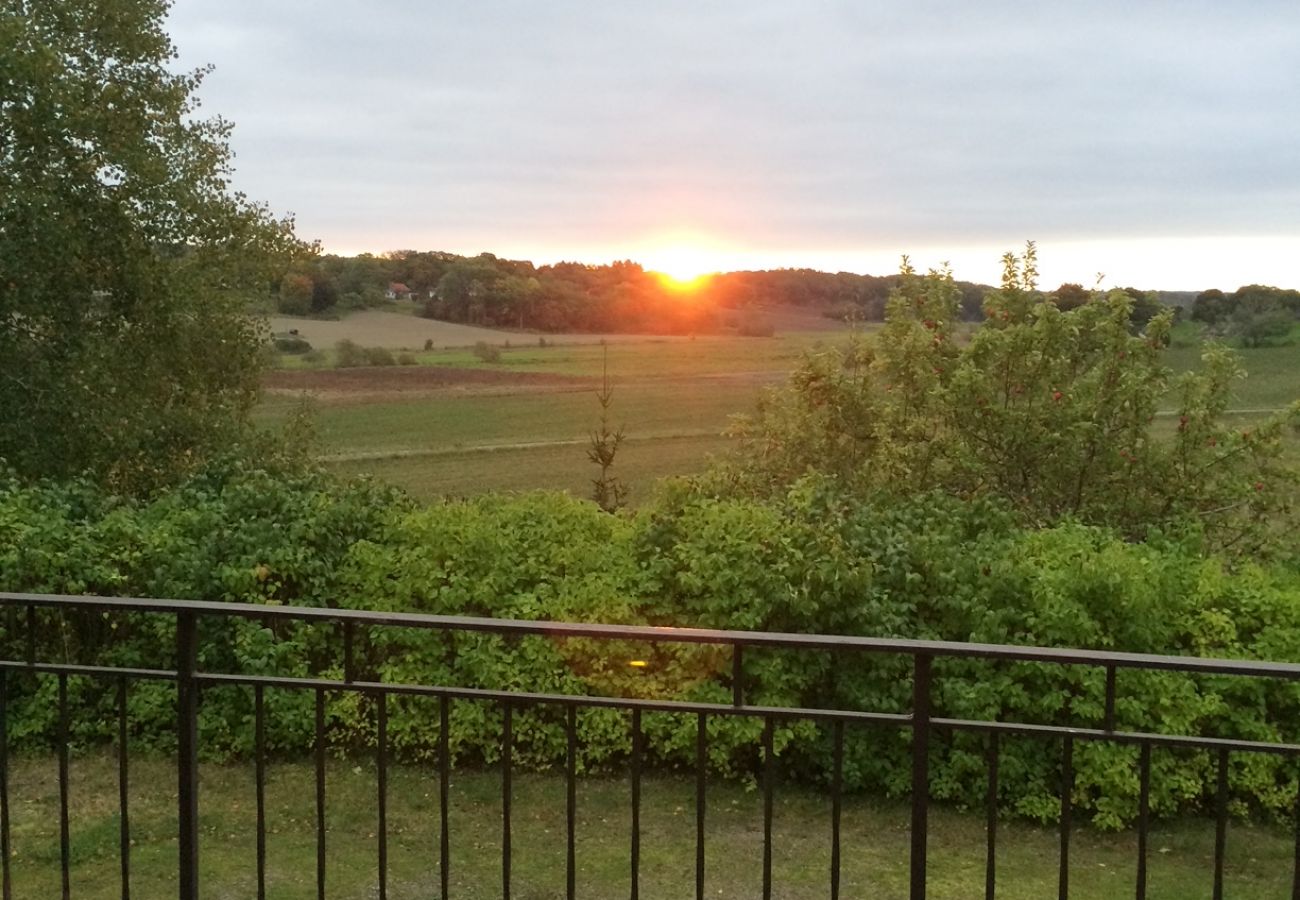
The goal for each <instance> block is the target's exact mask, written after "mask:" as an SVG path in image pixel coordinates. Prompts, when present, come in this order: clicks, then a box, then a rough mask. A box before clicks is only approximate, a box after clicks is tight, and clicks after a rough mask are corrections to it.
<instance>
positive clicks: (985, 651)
mask: <svg viewBox="0 0 1300 900" xmlns="http://www.w3.org/2000/svg"><path fill="white" fill-rule="evenodd" d="M15 607H17V608H21V609H25V610H26V620H25V624H24V623H22V622H16V621H14V619H13V617H12V616H11V617H10V619H9V620H8V623H7V624H8V628H7V630H6V634H7V635H8V637H9V638H10V639H11V640H12V639H16V638H18V637H19V636H20V635H21V634H22V632H23V630H24V629H25V632H26V638H27V641H26V659H0V854H2V855H3V900H10V898H11V896H12V894H11V885H10V867H11V863H10V853H9V846H10V836H9V797H8V786H7V774H6V773H7V760H8V731H7V729H8V726H7V709H8V703H9V700H8V698H9V693H8V692H9V688H8V687H7V681H6V680H5V677H6V676H7V675H8V674H10V673H21V672H27V673H32V674H35V675H37V676H38V677H39V676H51V675H52V676H56V677H57V678H58V681H59V683H58V728H59V733H60V736H61V740H60V742H59V745H60V779H59V782H60V804H61V810H62V816H61V823H60V830H61V854H60V855H61V863H62V874H63V895H64V896H65V897H69V896H71V894H70V890H69V881H68V873H69V849H68V847H69V824H68V821H67V802H68V800H67V798H68V776H67V765H68V763H67V754H68V749H67V739H66V738H67V734H68V700H67V679H68V678H69V677H74V676H76V677H88V678H101V679H111V680H113V681H114V682H116V684H117V686H118V710H119V713H118V715H119V731H120V735H121V737H120V740H119V744H120V746H119V754H120V760H121V775H120V780H121V784H122V793H121V801H120V802H121V827H122V835H121V858H122V897H123V898H124V900H128V898H129V896H130V872H129V854H130V849H129V847H130V841H129V819H128V816H127V794H126V787H125V785H126V779H127V771H128V769H127V758H126V746H127V740H126V736H127V704H126V696H127V690H128V682H130V681H132V680H152V679H158V680H165V681H175V682H176V684H177V688H176V691H177V693H176V697H177V699H176V711H177V721H176V728H177V735H178V742H177V743H178V746H177V778H178V794H177V796H178V805H179V808H178V812H179V835H178V837H179V840H178V844H179V853H180V855H179V860H178V874H179V886H180V892H179V896H180V898H181V900H195V898H197V896H198V871H199V870H198V845H199V829H198V803H199V801H198V777H197V770H198V742H199V734H198V730H197V722H198V709H199V704H200V702H201V696H200V689H201V688H202V687H204V686H217V685H224V686H242V687H245V688H249V689H251V690H252V691H253V695H254V697H255V710H256V718H255V722H256V737H255V760H256V766H257V799H258V804H257V841H258V845H257V846H258V853H257V885H258V893H257V896H258V897H259V898H264V897H265V896H266V890H267V888H266V871H265V844H266V832H265V818H264V811H263V801H264V797H263V786H264V769H265V748H264V725H265V708H264V702H263V694H264V691H265V690H266V689H268V688H271V689H277V690H278V689H284V690H306V691H310V692H314V693H315V696H316V706H315V710H316V715H315V728H316V742H315V763H316V777H317V795H316V802H317V888H318V893H317V896H318V897H319V898H321V900H324V898H325V897H326V896H327V892H326V886H325V871H326V869H325V858H326V856H325V853H326V851H325V824H324V804H325V777H324V772H325V755H324V754H325V727H324V721H325V719H324V702H325V700H324V698H325V696H326V693H327V692H355V693H360V694H367V695H370V696H371V697H373V698H374V700H375V703H376V711H377V716H378V720H377V740H378V746H377V747H376V753H377V760H378V765H379V769H378V772H379V776H378V778H379V782H378V797H377V805H378V815H379V828H378V835H379V840H378V847H379V865H378V896H379V897H380V898H381V900H382V898H386V896H387V872H388V865H387V828H386V825H385V816H386V812H385V810H386V808H387V807H386V803H387V781H386V772H387V765H388V746H387V741H388V738H387V715H388V714H387V698H388V697H389V696H390V695H424V696H430V697H434V698H436V699H437V700H438V704H439V719H440V728H439V743H440V749H439V754H438V756H439V759H438V767H439V781H440V788H439V791H440V795H439V809H440V821H441V827H442V832H441V838H440V852H439V871H440V884H441V894H440V896H442V897H443V898H446V897H448V896H449V893H448V891H449V881H448V867H449V850H448V847H449V841H450V838H449V833H448V819H447V803H448V800H447V785H448V772H449V767H450V753H449V751H448V748H447V737H446V736H447V721H448V718H447V717H448V711H449V707H450V704H451V703H452V702H453V701H455V702H487V703H494V704H497V705H499V707H500V709H501V712H502V734H501V747H500V751H501V752H500V765H501V774H502V786H503V787H502V829H503V830H502V885H501V892H502V896H503V897H505V898H507V900H508V898H509V896H510V891H511V877H512V876H511V871H512V870H511V850H510V835H511V824H510V815H511V813H510V798H511V780H510V779H511V767H512V754H511V748H512V746H513V744H514V737H513V735H512V711H513V710H515V709H517V708H522V707H524V706H528V705H536V706H554V707H560V708H563V709H564V710H565V711H566V724H565V728H566V733H567V739H568V747H567V762H566V766H565V778H566V782H567V798H568V800H567V814H568V828H567V885H566V888H567V889H566V896H568V897H570V898H572V897H574V896H575V872H576V862H575V856H574V852H575V851H574V847H575V844H574V821H575V818H574V816H575V803H576V800H575V796H576V795H575V789H574V782H575V778H576V774H575V771H576V770H575V759H576V740H577V736H576V735H577V732H576V726H575V715H576V711H577V710H578V709H579V708H614V709H620V710H624V711H626V712H628V713H629V715H630V734H631V748H632V749H631V756H630V759H629V764H630V772H631V779H632V793H631V805H632V843H631V847H630V849H629V866H630V871H631V885H632V888H631V896H632V898H633V900H636V898H637V896H638V885H639V867H640V864H639V860H640V826H639V822H640V796H641V794H640V791H641V769H642V758H643V754H644V734H643V732H642V728H641V716H642V713H643V712H645V711H653V712H670V713H678V714H683V715H690V716H694V717H696V718H697V720H698V733H697V734H698V736H697V748H696V779H697V781H696V825H697V838H696V860H695V866H696V872H695V874H696V896H697V897H698V898H703V897H704V896H705V872H704V865H705V856H704V844H705V828H704V822H705V804H706V801H705V795H706V768H707V767H706V759H707V753H706V750H707V733H706V727H705V726H706V722H707V720H708V719H709V718H710V717H714V716H744V717H750V718H754V719H759V720H762V722H763V723H764V727H763V730H762V738H761V744H762V746H761V750H762V755H761V769H762V772H761V785H762V792H763V806H764V823H763V826H764V827H763V840H764V846H763V860H762V871H763V896H764V897H765V898H770V897H771V896H772V891H773V886H772V794H773V784H774V780H775V776H774V773H775V765H776V762H775V759H776V755H775V753H774V750H773V723H774V722H776V721H779V720H784V719H806V720H818V721H822V722H824V723H826V724H828V725H829V726H831V727H832V728H833V747H832V757H833V767H832V771H831V773H830V776H829V786H830V791H831V802H832V811H831V841H832V854H831V859H832V863H831V869H830V872H829V888H830V890H829V895H830V896H831V897H832V898H838V897H839V895H840V859H841V855H840V811H841V793H842V788H843V762H844V759H843V756H844V730H845V727H846V726H849V727H852V726H855V725H874V726H886V727H893V728H900V729H906V730H908V731H910V733H911V753H910V755H911V766H912V772H911V836H910V840H911V851H910V873H909V885H910V897H911V898H912V900H924V897H925V896H926V885H927V834H928V818H927V816H928V808H929V795H930V780H929V755H930V736H931V732H932V731H933V730H935V729H940V730H943V731H946V732H959V731H965V732H975V733H978V734H982V735H984V736H985V739H986V741H987V744H986V746H987V757H986V771H987V778H988V782H987V783H988V797H987V825H986V835H987V857H986V863H985V872H986V891H985V896H986V898H988V900H992V898H994V897H995V895H996V884H997V877H996V875H997V867H996V842H997V831H998V787H997V785H998V771H999V752H1000V751H999V746H1000V745H999V740H1000V737H1001V736H1003V735H1022V736H1024V735H1028V736H1035V737H1040V738H1042V737H1050V738H1053V739H1058V740H1059V741H1060V743H1061V748H1062V752H1061V757H1060V767H1061V788H1060V797H1059V799H1060V811H1059V813H1060V819H1059V820H1060V863H1059V872H1060V883H1059V892H1058V896H1060V897H1061V898H1063V900H1064V898H1067V897H1068V896H1069V890H1070V882H1069V874H1070V865H1069V858H1070V835H1071V830H1072V812H1073V798H1072V789H1073V786H1074V763H1073V747H1074V742H1075V741H1078V740H1083V741H1105V742H1111V743H1126V744H1135V745H1137V746H1138V748H1139V750H1140V755H1139V757H1138V767H1139V769H1138V777H1139V783H1140V805H1139V811H1138V819H1137V831H1138V835H1137V837H1138V841H1137V844H1138V859H1137V863H1136V878H1135V881H1134V886H1135V890H1134V896H1136V897H1138V898H1139V900H1141V898H1144V897H1145V896H1146V890H1147V856H1148V848H1147V832H1148V822H1149V813H1150V809H1149V801H1150V779H1151V750H1152V748H1153V747H1175V748H1182V749H1184V750H1202V751H1209V752H1210V753H1211V758H1212V759H1213V760H1214V762H1215V764H1216V765H1217V783H1216V787H1217V790H1216V793H1215V798H1214V811H1215V825H1216V840H1215V853H1214V869H1213V874H1212V876H1211V879H1210V880H1211V882H1212V884H1213V896H1214V897H1215V898H1216V900H1218V898H1222V896H1223V883H1224V860H1225V846H1226V837H1227V821H1228V787H1229V784H1228V782H1229V756H1230V754H1232V753H1253V754H1269V755H1281V756H1284V757H1290V758H1297V757H1300V744H1296V743H1288V742H1285V741H1280V740H1278V741H1267V740H1248V739H1240V738H1234V737H1224V736H1213V735H1185V734H1163V733H1151V732H1141V731H1124V730H1118V729H1117V728H1116V695H1117V691H1118V689H1117V679H1116V673H1117V671H1119V670H1126V669H1145V670H1157V671H1166V672H1180V673H1194V674H1199V675H1209V676H1234V677H1248V678H1271V679H1279V680H1282V681H1298V680H1300V664H1296V663H1284V662H1267V661H1261V660H1252V659H1206V658H1199V657H1187V656H1161V655H1155V654H1145V653H1126V652H1118V651H1109V650H1084V649H1058V648H1049V647H1032V646H1017V645H1009V644H977V643H962V642H953V641H930V640H909V639H902V638H875V637H860V636H851V635H821V634H791V633H777V632H757V631H726V630H718V629H704V628H677V627H664V626H647V625H611V624H595V623H579V622H551V621H521V620H511V619H491V618H476V617H462V616H442V615H430V614H424V613H402V612H377V611H369V610H356V609H343V608H324V607H291V606H281V605H270V604H248V603H224V602H198V601H180V600H159V599H148V598H132V597H90V596H67V595H51V594H30V593H13V592H0V608H15ZM38 609H56V610H62V611H64V612H67V613H76V614H82V615H85V614H90V615H103V614H115V613H116V614H126V613H131V614H135V613H144V614H153V615H162V616H173V617H175V621H176V628H175V640H176V645H175V657H174V658H175V668H123V667H114V666H101V665H95V664H86V663H75V662H71V661H69V660H67V659H66V658H65V659H63V660H43V659H37V658H36V656H37V652H36V651H37V646H38V642H37V630H38V627H39V624H38V620H37V610H38ZM207 618H227V619H228V618H242V619H254V620H262V621H264V622H268V623H269V622H297V623H306V624H313V623H314V624H319V625H326V626H336V627H340V628H341V629H342V631H343V656H344V659H343V660H342V663H343V665H342V670H343V673H344V676H343V678H341V679H339V678H322V677H301V676H296V677H290V676H283V675H277V674H266V673H256V674H247V673H242V672H208V671H202V670H200V669H199V666H198V659H199V653H198V650H199V646H198V621H199V620H200V619H207ZM377 628H399V629H400V628H412V629H432V630H438V631H448V632H450V631H462V632H465V631H468V632H480V633H490V634H496V635H540V636H548V637H552V638H582V639H595V640H601V641H634V642H646V643H650V644H658V643H676V644H705V645H717V646H720V647H724V648H729V649H730V654H731V673H730V676H731V677H730V682H731V691H732V697H731V701H732V702H731V703H730V704H725V703H702V702H694V701H687V700H678V699H671V698H653V699H648V698H633V697H617V696H614V697H611V696H602V695H592V694H558V693H536V692H528V691H521V690H499V689H486V688H479V687H474V686H471V685H463V684H418V683H395V682H384V681H382V680H364V679H359V678H357V677H356V672H355V668H354V665H353V646H354V643H355V635H356V632H357V631H359V630H360V631H365V630H369V629H377ZM336 646H337V645H336ZM747 648H763V649H766V650H776V651H782V650H785V651H793V650H802V651H825V652H834V653H861V654H896V655H903V656H905V657H909V658H910V660H911V666H912V681H911V685H910V687H911V691H910V693H911V704H910V709H908V710H906V711H903V712H889V711H881V710H861V709H841V708H836V709H822V708H807V707H800V706H779V707H778V706H766V705H756V704H753V703H751V702H749V698H748V697H747V696H746V690H745V684H746V679H745V670H744V653H745V650H746V649H747ZM944 659H967V660H970V659H977V660H984V661H990V662H997V661H1007V662H1019V663H1036V664H1044V665H1062V666H1084V667H1092V668H1100V669H1102V670H1104V673H1105V679H1106V680H1105V700H1104V711H1103V713H1102V717H1101V718H1102V727H1100V728H1096V727H1079V726H1076V725H1070V724H1054V725H1047V724H1038V723H1033V722H1010V721H1001V720H996V719H986V720H972V719H958V718H945V717H942V716H936V715H934V710H933V709H932V704H933V681H934V679H935V677H936V673H935V672H934V668H933V664H934V663H935V662H936V661H941V660H944ZM938 677H943V673H942V672H940V673H938ZM723 680H724V682H725V678H724V679H723ZM1296 802H1297V812H1298V814H1297V831H1296V869H1295V875H1294V877H1293V890H1292V896H1293V898H1294V900H1300V797H1298V798H1297V801H1296Z"/></svg>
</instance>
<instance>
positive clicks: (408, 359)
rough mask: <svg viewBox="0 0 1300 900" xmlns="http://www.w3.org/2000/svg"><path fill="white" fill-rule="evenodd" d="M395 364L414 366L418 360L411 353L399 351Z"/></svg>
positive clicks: (417, 363)
mask: <svg viewBox="0 0 1300 900" xmlns="http://www.w3.org/2000/svg"><path fill="white" fill-rule="evenodd" d="M397 364H398V365H399V366H414V365H419V361H418V360H416V358H415V356H414V355H413V354H410V353H399V354H397Z"/></svg>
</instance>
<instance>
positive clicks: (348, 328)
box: [268, 303, 844, 350]
mask: <svg viewBox="0 0 1300 900" xmlns="http://www.w3.org/2000/svg"><path fill="white" fill-rule="evenodd" d="M414 312H415V307H414V305H413V304H403V303H392V304H390V305H389V308H388V309H370V310H364V311H362V312H355V313H351V314H349V315H348V316H347V317H346V318H343V319H338V320H331V319H311V318H305V317H300V316H278V315H277V316H270V317H269V318H268V323H269V324H270V327H271V330H272V331H274V332H286V331H290V330H297V332H298V333H299V334H300V335H301V336H302V337H303V338H305V339H306V340H307V341H308V342H310V343H311V345H312V346H313V347H315V348H316V349H318V350H326V349H328V348H330V347H332V346H333V345H334V344H335V343H336V342H337V341H341V340H344V339H345V338H346V339H348V340H352V341H356V342H357V343H358V344H361V345H363V346H366V347H387V348H388V349H390V350H419V349H420V348H422V347H423V346H424V342H425V341H432V342H433V345H434V346H435V347H437V348H439V349H447V348H454V347H472V346H474V345H475V344H477V343H478V342H479V341H483V342H485V343H488V344H496V345H502V344H506V343H510V344H515V345H519V344H523V345H527V344H536V343H537V341H538V338H539V337H544V338H545V339H546V342H547V343H548V344H621V343H629V342H630V343H641V342H643V341H645V340H647V336H646V335H639V334H605V335H602V334H590V333H580V334H546V335H538V334H533V333H529V332H513V331H505V330H500V329H494V328H477V327H475V326H473V325H460V324H457V323H455V322H442V321H438V320H436V319H425V318H421V317H420V316H416V315H414ZM763 315H764V317H765V318H766V319H768V320H770V321H771V322H772V323H773V325H775V327H776V328H777V329H778V330H779V331H781V332H787V331H803V332H817V331H825V332H836V331H842V330H844V326H843V325H842V324H841V323H838V322H835V321H833V320H831V319H827V318H825V317H823V316H821V315H820V314H818V313H817V312H815V311H813V312H810V311H808V310H804V309H797V308H790V309H773V310H767V311H765V312H764V313H763ZM691 339H692V338H690V337H688V336H660V337H656V338H654V340H656V341H658V342H660V343H674V342H680V341H689V340H691Z"/></svg>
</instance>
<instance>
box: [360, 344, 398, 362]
mask: <svg viewBox="0 0 1300 900" xmlns="http://www.w3.org/2000/svg"><path fill="white" fill-rule="evenodd" d="M366 365H368V366H395V365H397V359H396V357H394V356H393V352H392V351H391V350H389V349H388V348H387V347H367V348H366Z"/></svg>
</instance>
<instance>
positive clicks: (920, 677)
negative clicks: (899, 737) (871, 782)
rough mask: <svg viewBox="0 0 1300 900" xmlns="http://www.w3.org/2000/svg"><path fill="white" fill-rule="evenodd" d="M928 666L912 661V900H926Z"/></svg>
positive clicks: (922, 659) (922, 657)
mask: <svg viewBox="0 0 1300 900" xmlns="http://www.w3.org/2000/svg"><path fill="white" fill-rule="evenodd" d="M930 663H931V659H930V657H929V656H927V655H926V654H924V653H918V654H916V656H915V657H913V661H912V851H911V855H912V869H911V893H910V897H911V900H925V887H926V885H925V881H926V844H927V836H928V834H927V832H928V829H929V812H930Z"/></svg>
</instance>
